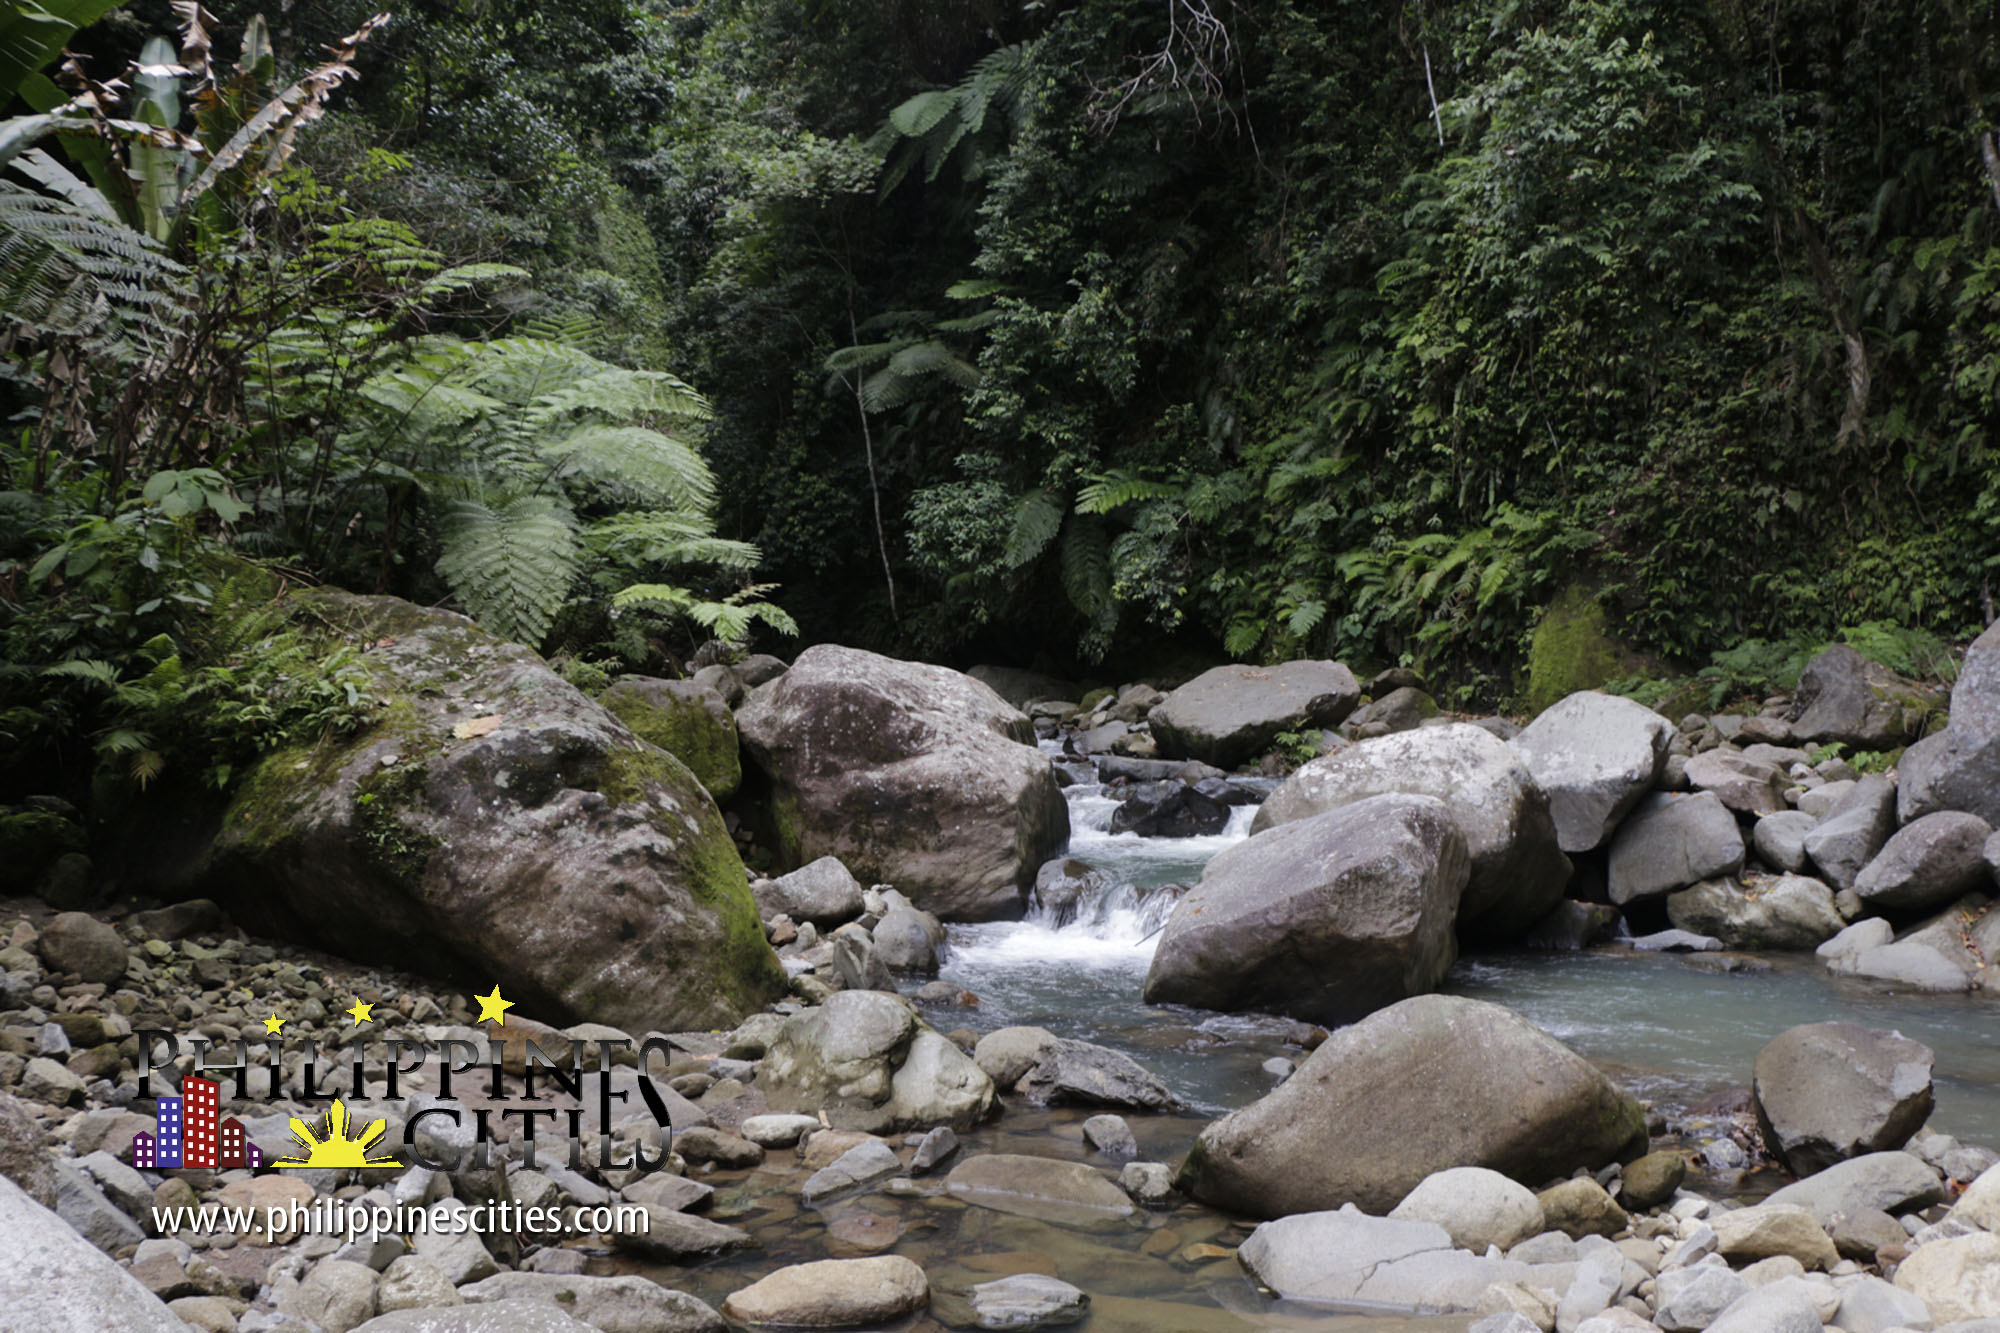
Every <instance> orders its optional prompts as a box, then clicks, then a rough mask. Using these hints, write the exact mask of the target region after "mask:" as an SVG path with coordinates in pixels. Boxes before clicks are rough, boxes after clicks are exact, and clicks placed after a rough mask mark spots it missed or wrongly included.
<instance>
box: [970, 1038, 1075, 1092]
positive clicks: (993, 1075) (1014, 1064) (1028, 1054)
mask: <svg viewBox="0 0 2000 1333" xmlns="http://www.w3.org/2000/svg"><path fill="white" fill-rule="evenodd" d="M1055 1041H1056V1034H1055V1033H1053V1032H1051V1031H1049V1030H1048V1029H1047V1028H1037V1027H1008V1028H1000V1029H997V1030H996V1031H993V1032H989V1033H987V1034H986V1035H985V1036H983V1037H981V1038H980V1039H979V1045H978V1047H977V1048H976V1049H975V1050H974V1051H973V1053H972V1058H973V1060H974V1062H975V1063H977V1064H978V1066H979V1067H980V1068H981V1069H983V1070H985V1071H986V1076H987V1077H988V1078H990V1079H992V1080H993V1084H994V1086H995V1087H997V1088H999V1089H1000V1090H1001V1091H1003V1092H1011V1091H1012V1090H1013V1088H1014V1085H1015V1084H1016V1083H1019V1082H1020V1081H1021V1079H1022V1077H1023V1076H1024V1075H1025V1074H1027V1072H1028V1071H1029V1070H1031V1069H1033V1068H1034V1067H1035V1066H1036V1065H1037V1064H1039V1063H1040V1062H1041V1058H1042V1053H1043V1052H1044V1051H1046V1050H1047V1049H1048V1048H1049V1047H1050V1046H1052V1045H1054V1044H1055Z"/></svg>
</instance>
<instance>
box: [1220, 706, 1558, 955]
mask: <svg viewBox="0 0 2000 1333" xmlns="http://www.w3.org/2000/svg"><path fill="white" fill-rule="evenodd" d="M1385 794H1406V795H1413V796H1434V797H1436V798H1438V799H1439V800H1441V801H1443V802H1444V803H1445V805H1446V807H1447V808H1448V809H1449V810H1450V812H1451V817H1452V819H1453V820H1454V821H1455V822H1456V823H1457V825H1458V829H1459V832H1460V833H1462V834H1464V835H1465V846H1466V852H1467V855H1468V856H1469V857H1470V859H1471V863H1470V866H1469V870H1468V874H1467V878H1466V882H1465V892H1464V893H1463V895H1462V896H1461V899H1460V902H1459V921H1460V930H1461V933H1469V934H1475V935H1484V936H1488V937H1495V938H1502V939H1506V940H1509V941H1511V940H1516V939H1519V938H1520V937H1521V936H1522V935H1523V934H1525V933H1526V932H1527V930H1528V928H1529V927H1530V926H1532V925H1534V924H1535V922H1536V921H1538V920H1540V919H1541V918H1542V916H1543V915H1545V914H1546V913H1547V912H1548V910H1549V909H1550V908H1552V907H1554V906H1555V904H1556V903H1557V902H1558V901H1559V900H1560V899H1561V897H1562V890H1563V886H1564V885H1565V884H1567V883H1568V882H1569V874H1570V865H1569V858H1568V857H1567V856H1565V855H1563V852H1562V849H1561V847H1560V846H1559V845H1558V843H1557V838H1556V828H1555V823H1554V821H1553V820H1552V819H1551V818H1550V816H1549V808H1548V798H1547V797H1546V796H1545V795H1543V793H1542V790H1541V788H1539V787H1538V786H1536V785H1535V780H1534V778H1533V777H1532V776H1531V775H1530V773H1529V772H1528V769H1527V766H1526V765H1525V764H1523V763H1522V762H1521V760H1520V758H1519V757H1518V756H1517V755H1516V754H1515V752H1514V751H1513V750H1511V749H1510V748H1508V746H1507V744H1506V743H1505V742H1504V741H1501V740H1498V739H1496V738H1495V737H1494V736H1492V735H1491V734H1489V733H1487V732H1485V731H1483V730H1481V729H1480V728H1478V727H1470V726H1465V725H1463V724H1454V725H1450V726H1441V727H1427V728H1425V729H1423V730H1421V731H1412V732H1404V733H1401V734H1399V735H1393V736H1383V737H1380V738H1378V739H1375V740H1367V741H1362V742H1360V743H1359V744H1356V745H1350V746H1348V747H1347V748H1346V749H1344V750H1340V751H1337V752H1335V753H1333V754H1329V755H1322V756H1321V757H1319V758H1318V759H1315V760H1313V761H1312V762H1310V763H1308V764H1306V765H1305V766H1304V767H1302V768H1300V769H1299V770H1298V771H1297V772H1295V773H1293V774H1292V775H1291V776H1290V777H1289V778H1287V779H1285V781H1284V784H1283V785H1282V786H1280V787H1279V788H1278V789H1277V790H1276V791H1274V792H1272V793H1271V796H1270V799H1268V800H1266V801H1265V802H1264V804H1263V806H1262V808H1260V809H1259V810H1258V812H1257V818H1256V820H1255V821H1254V822H1253V823H1252V824H1251V826H1250V830H1251V832H1252V834H1253V835H1254V834H1256V833H1260V832H1262V831H1264V830H1265V829H1270V828H1277V827H1279V826H1281V825H1284V824H1287V823H1290V822H1292V821H1295V820H1300V819H1305V818H1309V817H1310V816H1313V815H1317V814H1323V813H1325V812H1326V811H1329V810H1337V809H1340V808H1341V807H1343V806H1348V805H1352V804H1354V803H1356V802H1359V801H1365V800H1367V799H1369V798H1370V797H1375V796H1381V795H1385Z"/></svg>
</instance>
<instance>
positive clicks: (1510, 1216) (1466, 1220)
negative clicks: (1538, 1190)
mask: <svg viewBox="0 0 2000 1333" xmlns="http://www.w3.org/2000/svg"><path fill="white" fill-rule="evenodd" d="M1389 1216H1390V1217H1391V1218H1394V1219H1397V1220H1399V1221H1411V1222H1435V1223H1436V1224H1437V1225H1439V1226H1441V1227H1443V1228H1444V1229H1445V1230H1446V1231H1447V1232H1449V1233H1450V1234H1451V1243H1452V1244H1453V1245H1456V1246H1457V1247H1458V1248H1459V1249H1461V1250H1471V1251H1472V1252H1473V1253H1474V1254H1484V1253H1486V1247H1487V1246H1489V1245H1497V1246H1499V1247H1500V1248H1501V1249H1503V1250H1509V1249H1512V1248H1513V1247H1514V1246H1515V1245H1516V1244H1518V1243H1519V1242H1521V1241H1524V1240H1526V1239H1528V1237H1530V1236H1539V1235H1540V1234H1541V1233H1542V1231H1543V1217H1542V1205H1541V1204H1540V1202H1538V1201H1537V1200H1536V1198H1535V1194H1534V1191H1533V1190H1530V1189H1529V1188H1528V1187H1527V1186H1526V1185H1523V1184H1522V1183H1521V1182H1519V1181H1518V1180H1509V1179H1508V1178H1507V1177H1506V1176H1503V1175H1501V1174H1500V1173H1499V1172H1498V1171H1489V1170H1487V1169H1486V1168H1485V1167H1481V1166H1454V1167H1451V1168H1449V1169H1447V1170H1444V1171H1437V1172H1433V1173H1432V1174H1431V1175H1428V1176H1425V1177H1424V1178H1423V1180H1422V1181H1421V1182H1420V1183H1419V1184H1418V1185H1417V1187H1416V1188H1415V1189H1413V1190H1411V1191H1410V1192H1409V1193H1408V1194H1406V1195H1404V1196H1403V1201H1402V1202H1401V1203H1399V1204H1397V1205H1396V1207H1395V1209H1394V1210H1393V1211H1391V1212H1390V1214H1389Z"/></svg>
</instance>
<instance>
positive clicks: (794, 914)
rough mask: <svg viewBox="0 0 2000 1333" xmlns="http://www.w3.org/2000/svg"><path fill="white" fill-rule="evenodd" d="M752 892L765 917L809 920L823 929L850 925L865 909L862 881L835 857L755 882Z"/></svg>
mask: <svg viewBox="0 0 2000 1333" xmlns="http://www.w3.org/2000/svg"><path fill="white" fill-rule="evenodd" d="M750 893H751V896H752V897H754V898H755V899H756V900H757V910H758V911H760V912H762V913H763V914H764V915H765V916H788V917H790V918H791V919H792V920H793V921H810V922H812V923H813V925H815V926H816V927H818V928H819V929H821V930H831V929H832V928H833V927H835V926H841V925H845V924H847V923H848V922H849V921H852V920H854V918H855V917H857V916H860V915H861V913H862V910H863V907H864V902H863V899H862V893H863V890H862V887H861V881H860V880H858V879H856V878H854V876H853V875H852V874H850V873H849V872H848V869H847V867H846V866H844V865H842V864H841V863H840V860H839V858H838V857H832V856H822V857H820V858H819V859H818V860H817V861H809V862H807V863H806V864H805V865H802V866H800V867H799V868H798V869H797V870H794V871H792V872H790V873H789V874H784V875H780V876H778V877H777V878H776V879H760V880H753V881H752V882H751V884H750Z"/></svg>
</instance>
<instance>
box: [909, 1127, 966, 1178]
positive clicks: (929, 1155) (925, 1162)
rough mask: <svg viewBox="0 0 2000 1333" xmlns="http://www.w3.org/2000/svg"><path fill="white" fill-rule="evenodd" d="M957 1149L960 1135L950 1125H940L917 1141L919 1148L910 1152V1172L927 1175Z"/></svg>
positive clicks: (916, 1174) (915, 1174)
mask: <svg viewBox="0 0 2000 1333" xmlns="http://www.w3.org/2000/svg"><path fill="white" fill-rule="evenodd" d="M957 1151H958V1135H956V1134H954V1133H952V1132H951V1126H950V1125H939V1126H938V1127H937V1128H935V1129H933V1130H931V1131H929V1132H928V1133H926V1134H925V1135H924V1136H923V1138H921V1139H919V1140H918V1141H917V1150H916V1151H915V1152H914V1153H912V1154H910V1174H911V1175H914V1176H921V1175H927V1174H929V1173H930V1172H931V1171H933V1170H935V1169H936V1168H937V1166H938V1165H939V1164H940V1163H942V1162H943V1161H945V1160H946V1159H947V1158H949V1157H950V1156H951V1155H952V1154H953V1153H955V1152H957Z"/></svg>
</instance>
